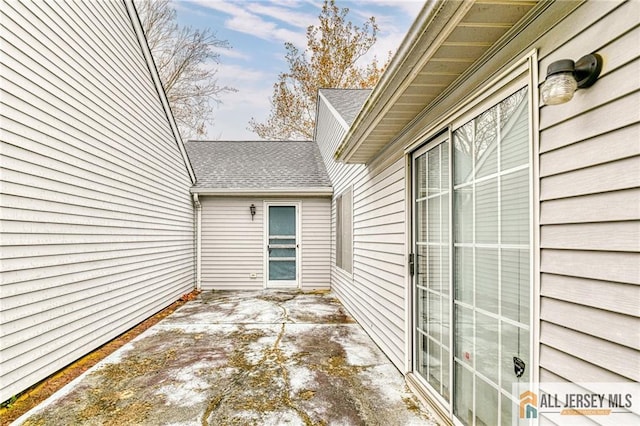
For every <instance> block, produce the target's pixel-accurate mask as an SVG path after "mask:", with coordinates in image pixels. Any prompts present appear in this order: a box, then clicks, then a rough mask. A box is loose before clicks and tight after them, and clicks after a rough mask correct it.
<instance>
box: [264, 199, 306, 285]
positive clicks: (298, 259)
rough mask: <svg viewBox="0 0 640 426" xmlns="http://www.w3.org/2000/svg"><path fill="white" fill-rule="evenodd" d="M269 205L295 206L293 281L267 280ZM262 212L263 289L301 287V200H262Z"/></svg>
mask: <svg viewBox="0 0 640 426" xmlns="http://www.w3.org/2000/svg"><path fill="white" fill-rule="evenodd" d="M271 206H291V207H295V219H296V279H295V281H271V280H269V250H268V246H269V207H271ZM263 208H264V210H263V211H264V214H263V218H264V219H263V235H264V237H263V247H264V249H263V250H264V251H263V253H264V270H263V274H264V288H265V289H278V288H288V289H292V288H302V279H301V277H302V262H301V261H302V234H301V230H302V223H301V222H302V221H301V217H302V202H301V201H297V200H294V201H278V200H264V202H263Z"/></svg>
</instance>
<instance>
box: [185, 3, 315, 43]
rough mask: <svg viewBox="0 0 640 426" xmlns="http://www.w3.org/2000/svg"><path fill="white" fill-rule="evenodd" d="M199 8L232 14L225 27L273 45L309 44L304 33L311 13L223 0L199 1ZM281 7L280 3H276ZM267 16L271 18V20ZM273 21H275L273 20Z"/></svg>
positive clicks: (262, 4) (266, 4)
mask: <svg viewBox="0 0 640 426" xmlns="http://www.w3.org/2000/svg"><path fill="white" fill-rule="evenodd" d="M195 3H197V4H198V5H200V6H202V7H205V8H208V9H212V10H215V11H218V12H222V13H224V14H226V15H229V18H228V19H226V20H225V22H224V24H225V28H227V29H230V30H232V31H237V32H240V33H243V34H248V35H251V36H254V37H258V38H261V39H263V40H268V41H273V42H279V43H281V42H291V43H293V44H295V45H296V46H304V45H305V44H306V38H305V30H304V28H306V26H307V25H308V24H307V23H306V20H307V19H308V18H309V15H308V14H304V13H299V12H297V11H295V10H292V9H287V8H283V7H277V6H269V5H268V4H269V3H268V2H265V3H252V2H231V1H224V0H216V1H211V0H196V1H195ZM276 4H278V5H281V4H282V3H281V2H278V3H276ZM264 17H267V18H270V19H269V20H267V19H265V18H264ZM273 19H276V21H274V20H273ZM277 21H280V22H285V23H286V24H288V26H293V27H297V28H298V29H299V30H298V31H294V30H290V29H288V28H285V27H283V26H281V25H278V23H277ZM303 22H304V23H303Z"/></svg>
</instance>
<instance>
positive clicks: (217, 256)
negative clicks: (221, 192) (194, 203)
mask: <svg viewBox="0 0 640 426" xmlns="http://www.w3.org/2000/svg"><path fill="white" fill-rule="evenodd" d="M200 201H201V203H202V289H203V290H213V289H220V290H222V289H241V290H247V289H262V288H264V273H263V268H264V259H263V256H264V233H263V229H262V223H263V220H264V208H263V203H262V200H261V199H256V198H216V197H200ZM251 204H254V205H255V206H256V215H255V216H254V217H253V218H252V217H251V214H250V213H249V206H250V205H251ZM251 274H256V278H251Z"/></svg>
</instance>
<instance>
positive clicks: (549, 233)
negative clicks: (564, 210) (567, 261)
mask: <svg viewBox="0 0 640 426" xmlns="http://www.w3.org/2000/svg"><path fill="white" fill-rule="evenodd" d="M541 239H542V244H541V247H542V248H553V249H576V250H599V251H628V252H640V221H633V222H631V221H629V222H602V223H588V224H587V223H585V224H570V225H545V226H543V227H542V230H541Z"/></svg>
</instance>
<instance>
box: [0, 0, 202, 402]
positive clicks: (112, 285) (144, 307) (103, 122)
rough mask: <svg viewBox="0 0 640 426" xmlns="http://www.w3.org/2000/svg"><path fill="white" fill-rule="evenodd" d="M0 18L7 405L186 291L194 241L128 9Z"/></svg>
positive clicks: (70, 9)
mask: <svg viewBox="0 0 640 426" xmlns="http://www.w3.org/2000/svg"><path fill="white" fill-rule="evenodd" d="M0 8H1V11H2V16H3V20H2V22H1V23H0V25H1V26H2V36H1V37H2V44H1V45H0V50H2V52H1V53H2V55H0V72H1V73H2V75H3V77H4V79H3V85H2V88H1V89H0V91H1V92H2V93H1V96H0V99H1V101H0V102H1V103H2V108H1V111H0V115H1V116H2V117H1V119H2V123H3V126H2V129H1V133H0V141H1V150H2V157H3V161H2V188H1V191H2V200H3V202H2V204H3V206H2V211H1V214H2V222H1V224H0V226H1V227H2V234H3V235H2V258H3V259H2V277H1V280H0V282H1V285H2V289H1V290H2V291H1V293H0V298H1V300H0V303H1V304H2V307H3V309H2V312H1V313H0V322H1V324H2V325H1V327H0V328H1V330H2V333H3V338H2V341H3V345H2V348H0V360H1V363H0V383H1V387H0V400H2V401H4V400H6V399H8V398H10V397H11V396H12V395H14V394H16V393H18V392H20V391H22V390H24V389H25V388H27V387H28V386H30V385H33V384H34V383H35V382H37V381H39V380H41V379H43V378H45V377H46V376H48V375H50V374H52V373H54V372H55V371H56V370H57V369H59V368H61V367H63V366H65V365H67V364H69V363H71V362H73V361H74V360H75V359H77V358H79V357H81V356H83V355H85V354H86V353H88V352H90V351H91V350H93V349H95V348H96V347H99V346H101V345H102V344H104V343H106V342H107V341H109V340H110V339H112V338H114V337H116V336H117V335H119V334H121V333H123V332H124V331H126V330H127V329H129V328H131V327H132V326H134V325H135V324H137V323H139V322H140V321H142V320H144V319H145V318H147V317H148V316H150V315H152V314H154V313H155V312H157V311H159V310H161V309H162V308H164V307H166V306H168V305H169V304H170V303H172V302H173V301H175V300H176V299H177V298H178V297H180V295H182V294H184V293H187V292H189V291H191V290H192V289H193V285H194V261H193V259H194V233H193V207H192V201H191V197H190V194H189V188H190V186H191V184H192V182H191V179H190V176H189V174H188V171H187V166H186V164H185V163H184V160H183V158H182V155H181V152H180V150H179V149H178V142H177V141H176V139H175V136H174V135H173V132H172V130H171V127H170V124H169V122H168V121H167V117H166V113H165V111H164V108H163V106H162V104H161V102H160V99H159V97H158V93H157V90H156V87H155V85H154V83H153V80H152V78H151V75H150V74H149V68H148V65H147V64H146V62H145V60H144V56H143V53H142V51H141V50H140V45H139V40H138V39H137V36H136V35H135V31H134V28H133V26H132V24H131V22H130V20H129V16H128V13H127V11H126V8H125V4H124V2H107V3H96V4H93V5H91V7H88V6H87V5H86V4H84V3H64V4H58V3H37V2H33V3H19V2H3V3H1V4H0Z"/></svg>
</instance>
